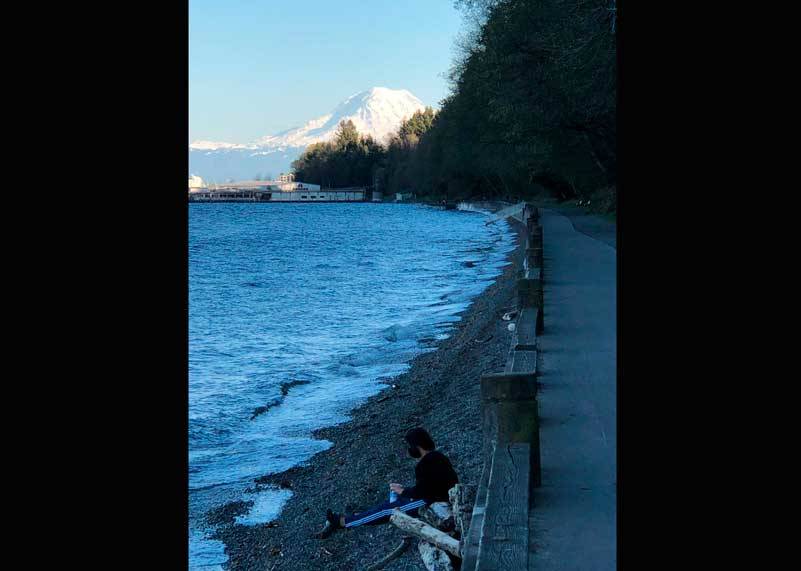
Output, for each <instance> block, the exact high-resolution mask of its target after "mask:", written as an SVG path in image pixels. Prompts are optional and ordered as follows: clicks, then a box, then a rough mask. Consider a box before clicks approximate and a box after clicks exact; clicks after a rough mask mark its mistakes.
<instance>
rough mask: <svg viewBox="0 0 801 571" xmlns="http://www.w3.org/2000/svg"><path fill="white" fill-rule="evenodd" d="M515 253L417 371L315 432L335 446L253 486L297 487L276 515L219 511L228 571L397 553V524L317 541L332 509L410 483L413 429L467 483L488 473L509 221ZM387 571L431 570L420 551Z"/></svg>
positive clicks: (506, 292) (508, 271)
mask: <svg viewBox="0 0 801 571" xmlns="http://www.w3.org/2000/svg"><path fill="white" fill-rule="evenodd" d="M509 223H510V227H511V229H512V231H513V232H514V239H515V249H514V250H513V251H512V252H510V253H509V254H508V255H507V258H506V261H507V263H508V262H511V263H510V264H509V265H507V266H506V267H504V268H503V272H502V274H501V275H499V276H498V277H497V278H496V279H495V281H494V282H493V283H492V284H490V285H489V286H488V287H487V288H486V289H485V290H484V291H483V292H482V293H481V294H480V295H478V296H477V297H476V298H474V299H473V301H472V302H471V304H470V306H469V307H468V308H467V309H465V310H464V311H463V312H461V313H460V314H459V315H460V316H461V318H462V319H461V320H460V321H459V322H457V323H456V324H455V327H454V329H453V331H452V333H451V336H450V337H449V338H448V339H445V340H443V341H441V342H440V343H438V345H437V348H436V349H435V350H434V351H432V352H429V353H424V354H421V355H418V356H417V357H415V358H414V359H413V360H412V361H411V362H410V369H409V370H408V371H406V372H405V373H402V374H401V375H399V376H397V377H394V378H392V379H389V380H388V381H385V382H386V383H387V384H388V385H389V386H388V388H387V389H385V390H383V391H381V393H379V394H377V395H375V396H373V397H371V398H370V399H368V400H367V401H366V402H365V403H364V404H362V405H361V406H359V407H358V408H356V409H354V410H353V411H351V413H350V420H348V421H347V422H345V423H342V424H338V425H335V426H331V427H326V428H322V429H319V430H316V431H314V432H313V433H312V436H313V437H315V438H320V439H325V440H328V441H330V442H332V446H331V448H329V449H327V450H325V451H323V452H319V453H317V454H316V455H314V456H313V457H312V458H311V459H309V461H308V462H306V463H304V464H302V465H299V466H295V467H293V468H290V469H289V470H286V471H284V472H281V473H277V474H270V475H268V476H264V477H261V478H257V479H256V480H255V482H254V487H253V490H255V491H258V490H262V489H266V488H267V487H275V488H283V489H290V490H292V492H293V495H292V497H291V498H290V499H289V500H288V501H287V503H286V504H285V505H284V507H283V509H282V511H281V513H280V515H279V516H278V519H277V520H275V521H274V522H270V523H268V524H261V525H255V526H246V525H241V524H237V523H235V522H234V518H235V517H236V516H237V515H241V514H243V513H244V512H246V511H247V508H248V504H247V503H245V502H241V501H240V502H232V503H229V504H226V505H224V506H221V507H219V508H217V509H215V510H212V512H210V513H209V514H208V517H207V521H208V522H209V523H210V524H214V525H217V526H218V527H217V529H216V531H214V532H213V533H212V534H211V538H213V539H218V540H220V541H222V542H223V543H224V544H225V550H226V554H227V555H228V558H229V560H228V562H227V563H226V564H225V568H227V569H231V570H240V569H265V570H268V571H272V570H273V569H276V570H277V569H283V570H305V569H315V570H317V569H319V570H323V569H326V570H333V569H361V568H365V567H367V566H369V565H370V564H371V563H373V562H375V561H378V560H379V559H381V558H382V557H383V556H384V555H386V554H387V553H389V552H390V551H391V550H392V549H394V548H395V547H396V546H397V545H398V543H399V542H400V538H401V536H402V534H401V532H400V530H398V529H397V528H395V527H394V526H390V525H383V526H365V527H362V528H358V529H355V530H353V531H348V532H344V531H343V532H339V533H336V534H334V535H333V536H332V537H331V538H329V539H327V540H324V541H320V540H317V539H313V538H311V535H312V534H313V533H314V532H316V531H317V530H319V528H320V527H321V526H322V523H323V522H324V516H325V510H326V508H327V507H330V508H331V509H333V510H334V511H339V512H342V511H358V510H360V509H364V508H366V507H368V506H370V505H373V504H375V503H377V502H381V501H385V500H386V497H387V494H388V483H389V482H390V481H397V482H401V483H403V484H404V485H411V483H413V480H414V460H412V459H410V458H408V456H406V449H405V445H404V444H403V443H402V437H403V434H404V433H405V432H406V430H408V429H409V428H412V427H414V426H418V425H419V426H424V427H425V428H426V429H428V430H429V431H430V432H431V435H432V437H433V438H434V440H435V441H436V443H437V446H438V448H439V449H440V450H441V451H442V452H443V453H445V454H446V455H448V456H449V457H450V459H451V461H452V463H453V464H454V467H455V469H456V471H457V474H458V475H459V479H460V481H461V482H464V483H472V484H477V483H478V479H479V477H480V475H481V470H482V465H481V448H482V433H481V417H480V399H479V390H480V385H479V379H480V376H481V374H482V373H486V372H493V371H494V372H497V371H501V370H503V366H504V363H505V361H506V357H507V354H508V351H509V347H510V343H511V336H512V334H511V332H509V331H508V329H507V325H508V323H509V322H506V321H503V320H502V319H501V316H502V315H503V313H504V312H505V311H508V310H509V309H513V308H515V306H516V301H515V297H514V293H515V288H516V279H517V272H518V270H519V268H520V267H521V263H522V257H523V251H522V250H523V248H522V243H523V241H522V239H521V234H522V231H523V226H522V225H521V224H520V223H518V222H517V221H515V220H512V219H510V221H509ZM385 569H388V570H392V569H396V570H399V569H424V566H423V564H422V562H421V561H420V557H419V555H418V554H417V550H416V548H415V546H414V545H413V546H412V547H411V548H410V549H408V550H407V551H406V553H405V554H404V555H403V556H402V557H400V558H399V559H397V560H395V561H393V562H391V563H390V564H388V565H387V566H386V567H385Z"/></svg>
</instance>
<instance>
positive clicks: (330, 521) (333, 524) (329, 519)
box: [314, 510, 342, 539]
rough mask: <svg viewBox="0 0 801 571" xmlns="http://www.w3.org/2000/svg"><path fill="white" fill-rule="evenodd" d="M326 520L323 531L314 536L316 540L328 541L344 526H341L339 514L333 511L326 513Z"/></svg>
mask: <svg viewBox="0 0 801 571" xmlns="http://www.w3.org/2000/svg"><path fill="white" fill-rule="evenodd" d="M325 520H326V521H325V525H324V526H323V529H321V530H320V531H318V532H317V533H315V534H314V538H315V539H326V538H328V537H331V535H332V534H333V533H334V532H335V531H336V530H338V529H341V528H342V526H341V525H339V514H335V513H334V512H332V511H331V510H328V511H327V512H326V514H325Z"/></svg>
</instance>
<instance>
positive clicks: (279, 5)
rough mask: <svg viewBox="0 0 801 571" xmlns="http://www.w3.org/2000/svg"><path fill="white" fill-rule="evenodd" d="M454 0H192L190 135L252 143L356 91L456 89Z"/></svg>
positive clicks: (429, 96)
mask: <svg viewBox="0 0 801 571" xmlns="http://www.w3.org/2000/svg"><path fill="white" fill-rule="evenodd" d="M461 23H462V20H461V16H460V14H459V12H457V11H456V9H455V8H454V7H453V0H190V1H189V139H190V141H194V140H199V139H204V140H214V141H228V142H235V143H246V142H249V141H251V140H252V139H255V138H257V137H260V136H263V135H268V134H272V133H275V132H278V131H282V130H284V129H288V128H290V127H295V126H299V125H301V124H303V123H304V122H306V121H307V120H309V119H312V118H314V117H318V116H320V115H324V114H326V113H328V112H329V111H331V109H333V108H334V106H335V105H336V104H337V103H339V102H340V101H342V100H343V99H345V98H347V97H348V96H350V95H353V94H354V93H357V92H359V91H363V90H365V89H369V88H370V87H375V86H381V87H389V88H393V89H408V90H409V91H411V92H412V93H414V94H415V95H416V96H417V97H419V98H420V99H421V100H422V101H423V102H424V103H426V104H427V105H434V106H436V105H437V103H438V102H439V101H440V100H441V99H442V98H443V97H445V95H447V80H446V79H445V74H446V73H447V70H448V68H449V66H450V64H451V61H452V59H453V53H454V47H453V46H454V40H455V38H456V35H457V33H458V32H459V30H460V29H461V27H462V26H461Z"/></svg>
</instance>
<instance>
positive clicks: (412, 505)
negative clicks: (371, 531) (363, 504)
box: [345, 498, 426, 527]
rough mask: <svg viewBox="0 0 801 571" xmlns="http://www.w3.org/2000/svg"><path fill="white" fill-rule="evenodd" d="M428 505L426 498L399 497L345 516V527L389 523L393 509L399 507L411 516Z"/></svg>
mask: <svg viewBox="0 0 801 571" xmlns="http://www.w3.org/2000/svg"><path fill="white" fill-rule="evenodd" d="M424 505H426V503H425V501H424V500H413V499H409V498H398V499H397V500H395V501H394V502H384V503H383V504H381V505H380V506H375V507H373V508H370V509H369V510H366V511H363V512H359V513H356V514H353V515H346V516H345V527H356V526H359V525H376V524H379V523H387V522H388V521H389V516H391V515H392V510H394V509H398V510H400V511H402V512H405V513H407V514H409V515H410V516H416V515H417V510H418V509H419V508H421V507H423V506H424Z"/></svg>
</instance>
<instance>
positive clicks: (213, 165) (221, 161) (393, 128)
mask: <svg viewBox="0 0 801 571" xmlns="http://www.w3.org/2000/svg"><path fill="white" fill-rule="evenodd" d="M424 109H425V104H424V103H423V102H422V101H420V100H419V99H418V98H417V97H415V96H414V95H413V94H412V93H411V92H410V91H408V90H407V89H390V88H389V87H381V86H376V87H371V88H370V89H366V90H364V91H360V92H358V93H354V94H353V95H351V96H350V97H348V98H347V99H345V100H344V101H342V102H340V103H339V104H338V105H337V106H336V107H334V109H333V110H332V111H331V112H330V113H328V114H327V115H323V116H321V117H317V118H316V119H312V120H311V121H308V122H307V123H306V124H305V125H303V126H301V127H296V128H294V129H287V130H286V131H282V132H280V133H276V134H274V135H268V136H266V137H261V138H259V139H256V140H255V141H253V142H252V143H250V144H247V145H241V144H236V143H223V142H217V141H195V142H193V143H192V144H191V145H189V148H190V151H194V153H190V163H191V162H197V159H200V158H201V156H203V157H208V158H207V159H201V162H202V163H204V165H201V167H202V168H203V169H204V170H206V168H208V170H209V172H210V173H211V172H214V173H215V174H214V176H219V177H222V176H223V175H222V174H219V173H222V172H225V173H226V174H225V175H224V176H233V177H234V178H236V177H240V178H241V177H245V178H247V177H250V176H253V173H251V172H242V173H241V174H239V173H238V171H239V170H240V168H236V169H234V164H233V163H231V164H230V165H229V164H228V163H229V162H230V161H238V160H239V159H238V158H237V157H239V158H242V159H243V160H244V162H243V163H242V164H243V165H244V164H247V167H244V166H242V167H241V168H242V169H244V168H247V169H249V170H252V171H253V172H257V169H258V168H260V167H258V164H265V165H266V164H267V162H266V161H267V160H268V155H274V154H275V153H279V152H280V154H281V157H282V159H281V161H279V162H276V163H275V165H279V166H278V167H277V168H279V169H282V170H288V169H289V163H291V161H292V160H294V159H295V158H297V156H299V155H300V153H301V152H302V150H303V149H304V148H305V147H307V146H308V145H311V144H312V143H319V142H323V141H330V140H332V139H333V138H334V136H335V134H336V130H337V127H338V126H339V123H340V122H341V121H348V120H350V121H353V124H354V125H355V126H356V129H357V130H358V131H359V133H360V134H361V135H363V136H367V135H370V136H372V137H373V139H375V140H376V141H378V142H380V143H386V142H387V141H388V139H389V137H390V135H392V134H393V133H395V132H397V130H398V128H399V127H400V125H401V122H402V121H403V120H404V119H409V118H410V117H411V116H412V115H414V112H415V111H423V110H424ZM223 155H224V157H223ZM240 155H241V157H240ZM193 159H194V160H193ZM205 164H207V165H208V167H206V166H205ZM270 165H271V166H269V168H268V167H267V166H265V167H264V168H265V169H268V170H275V169H276V166H275V165H273V164H272V163H270ZM234 170H236V171H237V174H233V175H229V174H228V173H229V172H234ZM199 174H200V175H201V176H204V177H205V178H208V174H207V173H205V172H200V173H199Z"/></svg>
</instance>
